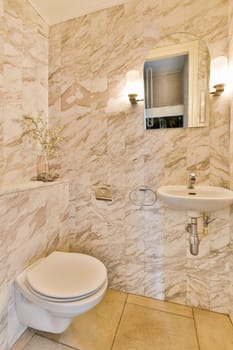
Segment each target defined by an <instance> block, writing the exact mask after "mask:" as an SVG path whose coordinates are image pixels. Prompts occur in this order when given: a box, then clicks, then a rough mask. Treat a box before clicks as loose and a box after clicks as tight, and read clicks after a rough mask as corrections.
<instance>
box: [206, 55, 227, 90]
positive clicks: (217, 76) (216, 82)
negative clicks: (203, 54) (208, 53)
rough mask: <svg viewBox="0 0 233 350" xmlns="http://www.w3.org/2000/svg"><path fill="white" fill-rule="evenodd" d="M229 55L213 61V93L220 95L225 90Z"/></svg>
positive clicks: (211, 86)
mask: <svg viewBox="0 0 233 350" xmlns="http://www.w3.org/2000/svg"><path fill="white" fill-rule="evenodd" d="M227 68H228V62H227V57H225V56H219V57H216V58H214V59H213V60H212V61H211V68H210V69H211V71H210V72H211V74H210V88H211V93H212V94H213V95H217V96H219V95H220V94H221V93H222V92H223V91H224V85H225V83H226V81H227Z"/></svg>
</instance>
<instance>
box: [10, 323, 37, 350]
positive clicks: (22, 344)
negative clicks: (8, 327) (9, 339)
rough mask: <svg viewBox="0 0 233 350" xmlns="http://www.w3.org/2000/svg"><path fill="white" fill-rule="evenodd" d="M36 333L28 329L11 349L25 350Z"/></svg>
mask: <svg viewBox="0 0 233 350" xmlns="http://www.w3.org/2000/svg"><path fill="white" fill-rule="evenodd" d="M34 333H35V331H34V330H32V329H30V328H28V329H27V330H26V331H25V332H24V333H23V335H21V337H20V338H19V340H18V341H17V342H16V343H15V345H14V346H13V347H12V348H11V350H23V349H24V348H25V346H26V344H27V343H29V341H30V340H31V339H32V337H33V335H34Z"/></svg>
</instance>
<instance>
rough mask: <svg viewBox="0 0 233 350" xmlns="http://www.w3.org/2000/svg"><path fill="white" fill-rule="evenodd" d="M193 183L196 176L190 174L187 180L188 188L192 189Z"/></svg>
mask: <svg viewBox="0 0 233 350" xmlns="http://www.w3.org/2000/svg"><path fill="white" fill-rule="evenodd" d="M195 183H196V174H195V173H190V174H189V178H188V188H194V185H195Z"/></svg>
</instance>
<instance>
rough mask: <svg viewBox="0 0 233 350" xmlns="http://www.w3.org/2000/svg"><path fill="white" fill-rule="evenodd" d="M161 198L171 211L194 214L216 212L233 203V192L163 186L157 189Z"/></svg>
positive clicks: (197, 187)
mask: <svg viewBox="0 0 233 350" xmlns="http://www.w3.org/2000/svg"><path fill="white" fill-rule="evenodd" d="M157 194H158V197H159V198H161V199H162V200H163V201H164V202H165V203H166V204H167V205H168V207H170V208H171V209H175V210H187V211H194V212H210V211H216V210H220V209H223V208H226V207H228V206H230V205H231V204H232V203H233V191H230V190H228V189H226V188H223V187H216V186H195V188H194V189H188V188H187V186H179V185H177V186H176V185H174V186H161V187H159V188H158V189H157Z"/></svg>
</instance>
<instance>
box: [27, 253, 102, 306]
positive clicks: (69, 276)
mask: <svg viewBox="0 0 233 350" xmlns="http://www.w3.org/2000/svg"><path fill="white" fill-rule="evenodd" d="M25 277H26V284H27V286H28V288H29V289H30V290H31V292H32V293H33V294H35V295H37V296H38V297H40V298H41V299H43V300H47V301H55V302H62V303H63V302H72V301H76V300H81V299H84V298H87V297H88V296H91V295H92V294H94V293H96V292H97V291H98V290H99V289H100V288H102V287H103V285H104V284H105V283H106V279H107V271H106V268H105V266H104V264H103V263H102V262H101V261H99V260H97V259H96V258H94V257H92V256H89V255H85V254H79V253H67V252H59V251H55V252H53V253H51V254H50V255H48V256H47V257H46V258H43V259H41V260H39V262H37V263H35V264H34V265H32V266H30V268H29V269H27V271H26V274H25Z"/></svg>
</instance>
